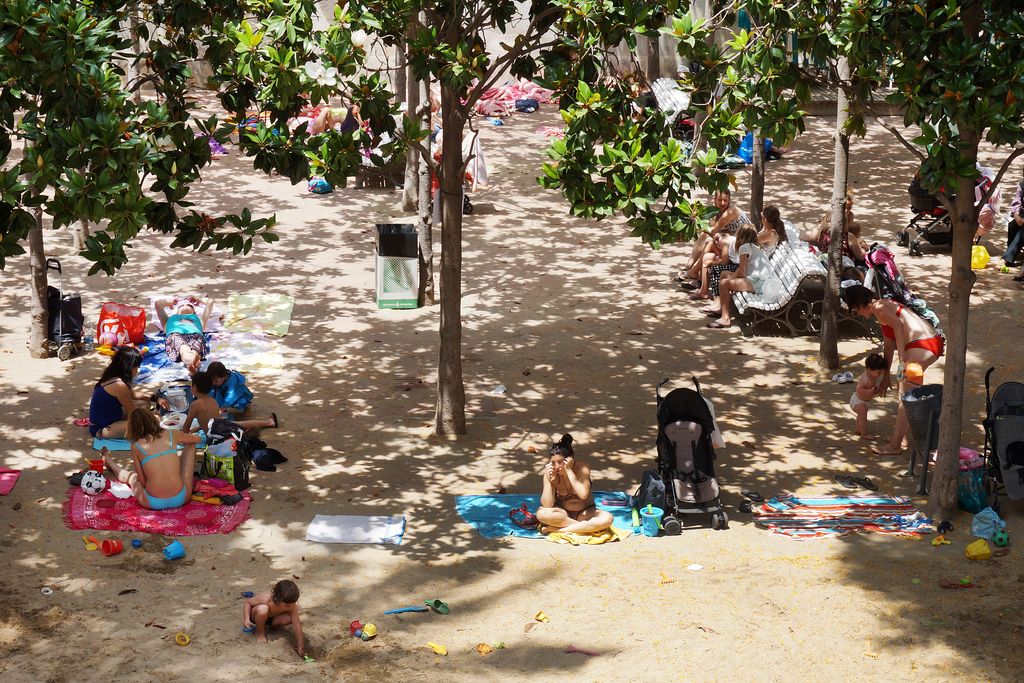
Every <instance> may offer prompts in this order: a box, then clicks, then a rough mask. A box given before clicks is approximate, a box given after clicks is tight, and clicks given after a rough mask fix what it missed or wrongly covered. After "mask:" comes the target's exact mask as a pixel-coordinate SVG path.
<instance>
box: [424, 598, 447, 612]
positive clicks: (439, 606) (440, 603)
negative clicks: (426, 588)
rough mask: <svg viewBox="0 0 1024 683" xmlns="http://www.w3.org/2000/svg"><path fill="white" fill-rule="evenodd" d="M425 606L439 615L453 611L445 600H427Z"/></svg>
mask: <svg viewBox="0 0 1024 683" xmlns="http://www.w3.org/2000/svg"><path fill="white" fill-rule="evenodd" d="M423 604H424V605H426V606H427V607H429V608H430V609H432V610H434V611H435V612H437V613H438V614H448V613H449V612H451V611H452V609H451V607H449V606H448V603H447V602H445V601H444V600H438V599H434V600H427V601H426V602H424V603H423Z"/></svg>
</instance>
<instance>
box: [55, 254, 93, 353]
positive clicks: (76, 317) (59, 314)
mask: <svg viewBox="0 0 1024 683" xmlns="http://www.w3.org/2000/svg"><path fill="white" fill-rule="evenodd" d="M46 269H47V271H50V270H56V271H57V274H58V275H59V276H60V277H59V280H58V282H59V284H60V287H59V288H54V287H51V286H49V285H47V287H46V312H47V314H48V318H49V319H48V322H47V333H48V335H49V341H50V349H51V350H56V352H57V358H59V359H60V360H67V359H69V358H71V356H72V355H73V354H75V353H78V352H79V351H80V350H81V348H82V328H83V327H85V317H84V316H83V315H82V297H80V296H71V295H70V294H67V295H65V294H64V273H63V271H61V268H60V261H58V260H57V259H55V258H48V259H46Z"/></svg>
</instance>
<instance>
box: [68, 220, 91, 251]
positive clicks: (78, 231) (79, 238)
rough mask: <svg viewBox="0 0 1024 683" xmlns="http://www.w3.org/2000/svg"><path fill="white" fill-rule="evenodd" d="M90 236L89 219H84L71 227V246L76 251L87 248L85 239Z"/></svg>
mask: <svg viewBox="0 0 1024 683" xmlns="http://www.w3.org/2000/svg"><path fill="white" fill-rule="evenodd" d="M88 238H89V221H87V220H86V219H84V218H83V219H82V220H81V221H79V222H78V225H76V226H74V227H72V228H71V246H72V248H73V249H74V250H75V251H84V250H85V240H87V239H88Z"/></svg>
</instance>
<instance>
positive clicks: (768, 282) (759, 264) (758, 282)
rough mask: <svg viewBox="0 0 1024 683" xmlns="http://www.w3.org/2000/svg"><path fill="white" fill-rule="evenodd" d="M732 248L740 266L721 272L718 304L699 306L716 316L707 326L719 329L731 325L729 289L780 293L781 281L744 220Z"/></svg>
mask: <svg viewBox="0 0 1024 683" xmlns="http://www.w3.org/2000/svg"><path fill="white" fill-rule="evenodd" d="M736 252H737V253H738V254H739V256H740V266H739V268H737V269H736V271H735V272H732V273H722V280H721V282H720V283H719V284H718V289H719V295H718V306H717V307H716V306H715V305H714V304H712V305H711V306H708V307H707V308H702V309H701V313H705V314H706V315H708V316H711V317H717V318H718V320H712V321H711V322H709V323H708V324H707V327H709V328H711V329H713V330H720V329H724V328H726V327H730V326H731V325H732V316H731V315H730V309H731V307H732V293H733V292H754V293H755V294H757V295H758V296H761V297H764V298H767V299H772V298H776V297H778V296H781V294H782V291H783V286H782V281H781V280H779V277H778V276H777V275H776V274H775V272H774V271H773V270H772V267H771V264H770V263H769V262H768V257H767V256H765V255H764V252H763V251H761V247H759V246H757V230H756V229H755V228H754V226H753V225H751V224H749V223H748V224H747V225H744V226H743V227H741V228H740V230H739V232H737V233H736Z"/></svg>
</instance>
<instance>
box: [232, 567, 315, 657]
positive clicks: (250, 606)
mask: <svg viewBox="0 0 1024 683" xmlns="http://www.w3.org/2000/svg"><path fill="white" fill-rule="evenodd" d="M288 624H291V625H292V630H293V631H294V632H295V651H296V652H298V653H299V656H302V657H304V656H305V655H306V642H305V640H304V639H303V637H302V622H301V621H299V587H298V586H296V585H295V582H294V581H288V580H284V581H278V582H277V583H275V584H274V587H273V588H272V589H271V591H270V592H269V593H260V594H258V595H254V596H253V597H251V598H246V599H245V605H244V607H243V611H242V625H243V626H244V627H245V629H246V630H247V631H249V630H251V629H255V630H256V642H257V643H265V642H267V627H268V626H269V627H271V628H273V627H275V626H287V625H288Z"/></svg>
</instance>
